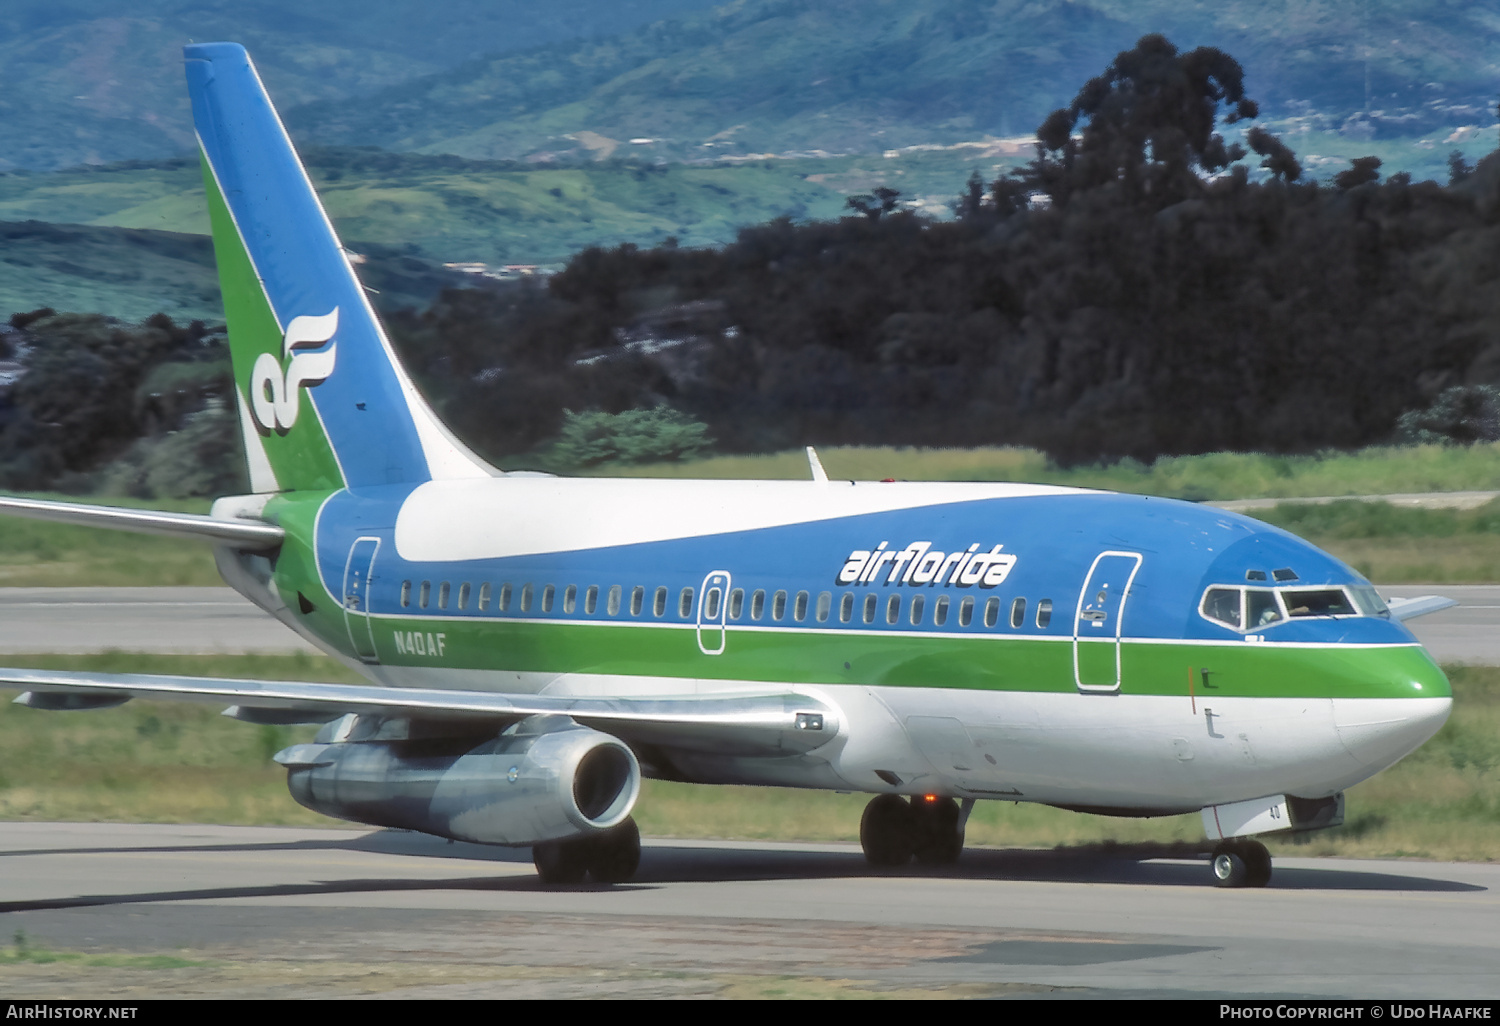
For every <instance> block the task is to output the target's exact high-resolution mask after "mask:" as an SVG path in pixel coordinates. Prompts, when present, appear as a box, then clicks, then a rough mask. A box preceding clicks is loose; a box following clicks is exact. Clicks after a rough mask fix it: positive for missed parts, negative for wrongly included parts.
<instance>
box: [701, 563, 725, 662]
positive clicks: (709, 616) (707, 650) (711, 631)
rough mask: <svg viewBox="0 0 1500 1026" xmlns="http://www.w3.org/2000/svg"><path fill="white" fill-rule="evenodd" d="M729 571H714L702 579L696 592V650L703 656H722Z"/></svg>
mask: <svg viewBox="0 0 1500 1026" xmlns="http://www.w3.org/2000/svg"><path fill="white" fill-rule="evenodd" d="M728 616H729V571H728V570H715V571H713V572H712V573H710V574H709V575H708V576H707V577H705V578H703V587H702V588H700V589H699V590H698V650H699V651H700V652H702V653H703V654H704V655H722V654H723V652H724V643H725V641H726V640H727V635H728V631H726V630H725V629H724V623H725V620H726V619H727V618H728Z"/></svg>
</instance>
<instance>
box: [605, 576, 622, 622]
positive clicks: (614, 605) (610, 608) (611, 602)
mask: <svg viewBox="0 0 1500 1026" xmlns="http://www.w3.org/2000/svg"><path fill="white" fill-rule="evenodd" d="M604 608H605V611H606V612H608V613H609V615H610V616H619V615H620V586H619V585H618V584H614V585H611V586H610V589H609V598H608V599H606V600H605V603H604Z"/></svg>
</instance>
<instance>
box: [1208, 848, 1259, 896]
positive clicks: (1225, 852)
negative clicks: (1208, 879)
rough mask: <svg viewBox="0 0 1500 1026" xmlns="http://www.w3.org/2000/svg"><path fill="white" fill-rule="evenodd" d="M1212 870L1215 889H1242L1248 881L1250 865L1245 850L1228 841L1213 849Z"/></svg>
mask: <svg viewBox="0 0 1500 1026" xmlns="http://www.w3.org/2000/svg"><path fill="white" fill-rule="evenodd" d="M1209 865H1210V867H1211V868H1212V869H1213V874H1214V886H1215V887H1244V886H1245V885H1246V884H1247V883H1249V881H1250V863H1249V861H1248V860H1247V859H1246V858H1245V850H1244V848H1242V847H1241V846H1240V845H1238V844H1233V843H1230V842H1228V841H1226V842H1225V843H1223V844H1221V845H1219V846H1218V847H1217V848H1215V849H1214V857H1213V861H1212V862H1211V863H1209Z"/></svg>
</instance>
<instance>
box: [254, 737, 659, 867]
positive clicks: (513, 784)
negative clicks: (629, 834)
mask: <svg viewBox="0 0 1500 1026" xmlns="http://www.w3.org/2000/svg"><path fill="white" fill-rule="evenodd" d="M452 729H453V728H452V727H451V726H450V727H448V728H447V730H448V732H449V733H450V734H451V732H452ZM435 732H436V733H438V734H441V732H442V726H441V725H434V724H422V723H418V722H413V721H407V720H381V719H376V718H373V717H367V716H355V715H350V716H345V717H344V718H343V719H342V720H336V721H334V722H333V723H331V724H329V725H328V726H326V727H324V728H323V730H322V731H321V732H320V733H319V734H318V739H317V740H315V741H314V742H313V743H312V744H305V745H293V746H292V747H291V748H287V749H285V750H284V751H282V752H279V753H277V755H276V761H277V762H279V763H281V764H282V765H283V766H285V767H286V768H287V787H288V789H289V790H290V791H291V792H292V797H293V798H295V799H296V800H297V801H298V802H299V803H300V804H302V805H305V806H306V807H307V808H309V809H312V810H314V811H315V812H321V813H323V814H324V815H327V816H333V817H336V818H338V819H347V820H353V821H354V822H356V823H368V824H370V825H372V826H386V827H397V828H400V829H404V830H417V831H420V832H422V833H426V834H436V835H437V836H439V837H451V838H453V839H455V840H459V841H477V842H479V843H481V844H507V845H518V846H519V845H534V844H539V843H542V842H546V841H558V840H568V839H572V838H578V837H591V836H594V835H597V834H601V833H603V832H604V831H606V830H609V829H610V828H611V827H614V826H616V825H618V824H620V823H622V822H624V820H625V818H626V817H627V816H629V815H630V810H631V808H632V807H634V805H635V800H636V797H637V796H638V795H639V794H640V790H641V769H640V765H639V763H637V762H636V758H635V754H634V753H633V752H632V751H631V750H630V748H629V747H628V746H626V744H625V743H624V742H623V741H621V740H620V739H619V738H616V737H612V736H610V735H609V734H605V733H602V732H600V731H597V730H593V729H591V728H589V727H583V726H580V725H579V724H577V723H575V722H574V721H573V720H571V719H569V718H568V717H566V716H532V717H529V718H528V719H525V720H522V721H521V722H519V723H517V724H514V725H513V726H511V727H509V728H508V729H506V730H505V731H504V732H503V733H501V734H500V735H499V736H498V737H492V738H490V739H489V740H485V741H483V742H481V743H479V744H477V745H475V744H474V738H473V737H469V738H468V739H461V738H454V737H452V736H448V737H443V736H423V735H430V734H433V733H435ZM471 746H472V747H471Z"/></svg>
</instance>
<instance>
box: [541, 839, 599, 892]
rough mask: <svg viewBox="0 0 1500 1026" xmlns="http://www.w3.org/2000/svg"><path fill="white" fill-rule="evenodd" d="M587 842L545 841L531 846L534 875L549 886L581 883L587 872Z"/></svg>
mask: <svg viewBox="0 0 1500 1026" xmlns="http://www.w3.org/2000/svg"><path fill="white" fill-rule="evenodd" d="M589 854H590V852H589V842H588V841H546V842H544V843H542V844H536V845H532V848H531V862H532V864H533V865H535V866H536V875H537V876H539V877H541V878H542V883H544V884H547V885H549V886H555V885H560V884H577V883H583V878H584V877H585V876H587V875H588V871H589Z"/></svg>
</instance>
